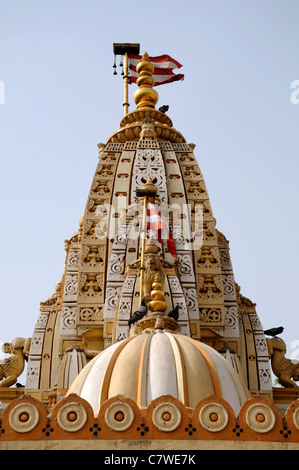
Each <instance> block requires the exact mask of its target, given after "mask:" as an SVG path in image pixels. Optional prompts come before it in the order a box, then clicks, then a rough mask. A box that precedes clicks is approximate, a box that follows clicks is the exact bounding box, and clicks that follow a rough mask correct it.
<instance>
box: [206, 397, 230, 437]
mask: <svg viewBox="0 0 299 470" xmlns="http://www.w3.org/2000/svg"><path fill="white" fill-rule="evenodd" d="M228 421H229V415H228V412H227V410H226V409H225V408H224V406H222V405H220V404H219V403H207V404H206V405H204V406H203V407H202V408H201V410H200V412H199V422H200V424H201V425H202V427H204V428H205V429H206V430H207V431H211V432H219V431H222V430H223V429H224V428H225V427H226V426H227V424H228Z"/></svg>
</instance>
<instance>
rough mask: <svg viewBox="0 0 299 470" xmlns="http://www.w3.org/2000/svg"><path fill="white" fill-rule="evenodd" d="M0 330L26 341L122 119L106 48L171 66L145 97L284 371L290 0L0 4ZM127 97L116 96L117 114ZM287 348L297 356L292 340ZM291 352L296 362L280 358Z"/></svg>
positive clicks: (298, 227) (6, 337) (289, 290)
mask: <svg viewBox="0 0 299 470" xmlns="http://www.w3.org/2000/svg"><path fill="white" fill-rule="evenodd" d="M0 6H1V10H0V39H1V40H0V57H1V66H0V80H1V81H2V82H3V83H4V85H5V104H1V105H0V155H1V180H0V181H1V184H0V191H1V202H0V204H1V218H2V230H1V235H0V236H1V247H2V256H1V279H0V280H1V283H0V292H1V310H2V311H1V332H0V340H2V341H10V340H12V339H13V338H14V337H16V336H25V337H27V336H31V335H32V332H33V329H34V325H35V322H36V319H37V317H38V313H39V302H40V301H43V300H45V299H47V298H48V297H49V296H50V295H51V294H52V293H53V292H54V288H55V285H56V284H57V283H58V282H59V280H60V278H61V276H62V273H63V269H64V261H65V252H64V240H65V239H66V238H69V237H70V236H71V235H72V234H73V233H74V232H75V231H76V230H77V228H78V221H79V219H80V218H81V216H82V215H83V212H84V207H85V204H86V200H87V196H88V192H89V188H90V184H91V180H92V177H93V174H94V171H95V168H96V165H97V159H98V149H97V144H98V143H99V142H106V140H107V139H108V137H109V136H110V134H112V133H113V132H114V131H115V130H117V129H118V127H119V123H120V120H121V119H122V115H123V107H122V102H123V88H122V78H121V76H120V75H118V76H117V77H114V76H113V75H112V72H113V68H112V65H113V54H112V49H113V43H114V42H138V43H140V44H141V52H144V51H147V52H148V53H149V54H150V55H152V56H154V55H160V54H164V53H167V54H170V55H172V56H173V57H174V58H175V59H177V60H178V61H179V62H181V63H182V64H183V68H182V69H181V72H182V73H184V74H185V80H184V81H183V82H176V83H173V84H170V85H164V86H161V87H158V88H157V91H158V92H159V95H160V100H159V105H162V104H168V105H169V106H170V108H169V112H168V115H169V116H170V118H171V119H172V121H173V125H174V127H175V128H176V129H177V130H179V131H180V132H181V133H182V134H183V135H184V136H185V138H186V140H187V141H188V142H189V143H191V142H193V143H195V144H196V148H195V155H196V157H197V160H198V162H199V165H200V168H201V170H202V172H203V175H204V178H205V181H206V184H207V188H208V192H209V195H210V199H211V203H212V208H213V212H214V216H215V218H216V220H217V228H218V229H219V230H220V231H222V232H223V233H224V234H225V235H226V237H227V238H228V239H229V240H230V247H231V257H232V262H233V267H234V273H235V278H236V282H237V283H238V284H240V286H241V292H242V294H243V295H245V296H246V297H249V298H250V299H251V300H253V301H254V302H256V303H257V310H258V314H259V316H260V318H261V321H262V323H263V325H264V327H265V328H270V327H273V326H279V325H281V324H282V325H283V326H285V328H286V330H285V332H284V334H283V338H284V339H285V341H286V343H287V346H288V352H289V356H290V354H291V353H293V355H294V354H295V355H296V357H297V358H298V359H299V320H298V315H299V311H298V310H299V307H298V304H299V294H298V285H299V275H298V259H299V256H298V255H299V253H298V239H299V221H298V203H299V196H298V194H299V191H298V177H299V171H298V169H299V164H298V148H299V132H298V130H299V104H298V105H294V104H292V103H291V100H290V96H291V92H292V90H291V88H290V84H291V82H292V81H294V80H299V56H298V47H299V28H298V18H299V1H298V0H296V1H295V0H281V1H278V0H258V1H257V0H252V1H249V0H242V1H241V0H205V1H203V0H185V1H184V2H181V1H177V0H159V1H157V0H152V1H151V2H140V1H137V0H127V1H126V2H124V1H113V0H112V1H110V2H102V1H94V0H84V1H83V0H80V1H79V0H75V1H74V0H72V1H69V0H62V1H61V0H60V1H57V0H52V1H51V2H48V1H42V0H27V1H20V0H14V1H13V2H12V1H8V0H1V3H0ZM134 90H135V86H132V88H130V101H131V108H130V109H131V110H133V109H134V105H133V102H132V95H133V91H134ZM296 340H297V341H298V344H297V346H296V345H295V343H294V341H296ZM294 346H296V348H297V349H298V353H296V350H295V347H294Z"/></svg>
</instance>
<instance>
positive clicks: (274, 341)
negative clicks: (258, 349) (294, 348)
mask: <svg viewBox="0 0 299 470" xmlns="http://www.w3.org/2000/svg"><path fill="white" fill-rule="evenodd" d="M267 346H268V350H269V357H270V358H271V365H272V370H273V372H274V374H275V375H276V377H278V379H279V383H280V384H281V385H282V386H283V387H286V388H298V385H297V384H296V383H295V382H294V381H296V382H298V381H299V361H296V360H291V359H287V358H286V357H285V354H286V350H287V348H286V344H285V342H284V341H283V340H282V339H281V338H278V337H276V336H275V337H274V338H267ZM292 379H294V380H292Z"/></svg>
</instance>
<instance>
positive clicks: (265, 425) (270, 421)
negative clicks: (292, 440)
mask: <svg viewBox="0 0 299 470" xmlns="http://www.w3.org/2000/svg"><path fill="white" fill-rule="evenodd" d="M246 422H247V424H248V426H249V427H250V428H251V429H253V430H254V431H256V432H259V433H265V432H269V431H271V429H273V428H274V426H275V423H276V416H275V414H274V412H273V410H272V409H271V408H270V407H269V406H267V405H264V404H257V405H252V406H250V408H248V410H247V413H246Z"/></svg>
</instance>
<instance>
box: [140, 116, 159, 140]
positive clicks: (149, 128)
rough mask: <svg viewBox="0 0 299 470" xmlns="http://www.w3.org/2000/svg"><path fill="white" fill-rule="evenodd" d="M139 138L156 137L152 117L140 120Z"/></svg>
mask: <svg viewBox="0 0 299 470" xmlns="http://www.w3.org/2000/svg"><path fill="white" fill-rule="evenodd" d="M140 138H141V139H156V131H155V121H154V120H153V119H151V118H149V117H148V118H145V119H144V120H143V121H142V127H141V131H140Z"/></svg>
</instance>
